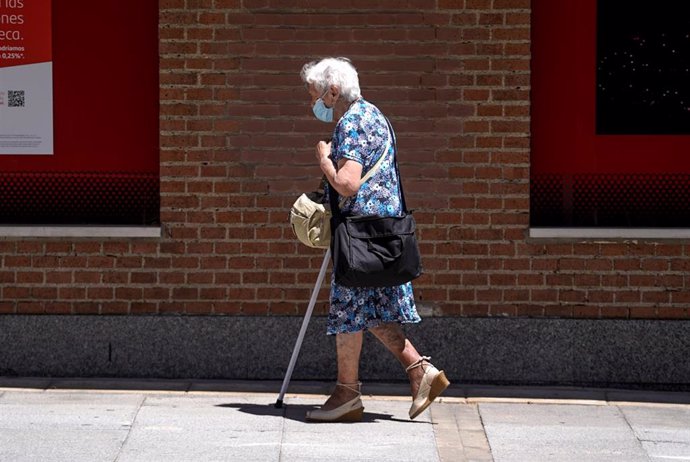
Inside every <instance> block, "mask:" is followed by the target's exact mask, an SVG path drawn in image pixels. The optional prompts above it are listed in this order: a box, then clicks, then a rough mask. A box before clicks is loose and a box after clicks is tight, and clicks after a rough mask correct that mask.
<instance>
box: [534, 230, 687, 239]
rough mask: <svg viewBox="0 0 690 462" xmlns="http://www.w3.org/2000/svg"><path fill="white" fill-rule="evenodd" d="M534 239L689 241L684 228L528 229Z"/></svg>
mask: <svg viewBox="0 0 690 462" xmlns="http://www.w3.org/2000/svg"><path fill="white" fill-rule="evenodd" d="M529 237H531V238H535V239H540V238H541V239H549V238H551V239H690V229H685V228H530V230H529Z"/></svg>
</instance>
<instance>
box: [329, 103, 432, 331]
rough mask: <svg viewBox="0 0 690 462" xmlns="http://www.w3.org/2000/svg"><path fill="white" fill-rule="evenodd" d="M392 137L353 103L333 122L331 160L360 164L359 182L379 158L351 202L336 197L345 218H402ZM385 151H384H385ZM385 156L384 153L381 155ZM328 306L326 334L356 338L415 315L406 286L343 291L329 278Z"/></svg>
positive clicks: (373, 111)
mask: <svg viewBox="0 0 690 462" xmlns="http://www.w3.org/2000/svg"><path fill="white" fill-rule="evenodd" d="M392 136H393V135H392V134H391V133H390V130H389V129H388V124H387V123H386V119H385V118H384V116H383V114H382V113H381V111H380V110H379V109H378V108H377V107H376V106H374V105H373V104H371V103H369V102H368V101H366V100H364V99H363V98H360V99H358V100H357V101H355V102H354V103H352V105H351V106H350V108H349V109H348V111H347V112H346V113H345V115H343V117H342V118H341V119H340V120H339V121H338V124H337V125H336V127H335V130H334V131H333V140H332V143H331V158H332V159H333V162H334V164H335V165H337V164H338V162H339V161H340V160H341V159H350V160H354V161H355V162H358V163H360V164H362V171H363V173H362V176H364V174H366V172H368V171H369V170H370V169H371V168H372V167H373V166H374V165H375V164H376V162H377V161H378V160H379V157H380V156H381V155H385V156H386V158H385V160H384V161H383V162H382V163H381V166H380V167H379V169H378V171H377V172H376V173H375V174H374V175H373V176H372V177H371V178H370V179H369V180H368V181H367V182H366V183H364V184H363V185H362V187H361V188H360V189H359V191H358V192H357V194H356V195H355V196H352V197H350V198H347V199H345V201H344V202H342V201H343V197H342V196H340V195H339V196H338V201H339V202H340V204H341V211H342V213H343V214H345V215H379V216H399V215H401V214H402V211H403V210H402V204H401V202H400V188H399V187H398V178H397V175H396V172H395V163H394V159H393V151H394V149H393V141H392V138H391V137H392ZM386 147H388V149H386ZM384 151H386V152H384ZM330 298H331V300H330V301H331V306H330V312H329V315H328V329H327V332H328V334H342V333H348V332H358V331H361V330H366V329H370V328H372V327H376V326H378V325H379V324H382V323H391V322H397V323H416V322H419V321H421V319H420V317H419V315H418V314H417V309H416V307H415V303H414V295H413V293H412V283H409V282H408V283H407V284H403V285H401V286H394V287H345V286H342V285H340V284H337V283H336V282H335V278H334V276H333V275H332V276H331V295H330Z"/></svg>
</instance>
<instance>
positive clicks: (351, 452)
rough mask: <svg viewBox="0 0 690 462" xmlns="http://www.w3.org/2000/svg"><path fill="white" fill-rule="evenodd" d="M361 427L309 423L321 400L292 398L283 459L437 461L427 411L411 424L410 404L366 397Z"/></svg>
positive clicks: (299, 461) (287, 420)
mask: <svg viewBox="0 0 690 462" xmlns="http://www.w3.org/2000/svg"><path fill="white" fill-rule="evenodd" d="M363 402H364V419H363V421H362V422H361V423H356V424H343V423H318V424H314V423H307V422H305V419H304V416H305V413H306V411H307V410H308V409H313V408H314V407H315V406H318V405H320V404H321V403H323V399H292V400H290V403H289V404H288V408H287V409H288V411H287V413H286V419H285V437H284V439H283V451H282V454H281V461H285V462H301V461H325V460H336V461H338V460H343V461H345V460H347V461H374V460H375V461H382V462H393V461H409V462H419V461H425V462H436V461H439V458H438V452H437V450H436V441H435V437H434V430H433V425H432V423H431V420H430V419H431V416H430V415H429V412H428V411H425V412H424V413H422V414H420V416H419V417H417V419H415V420H414V421H411V420H410V419H409V417H408V411H409V408H410V403H409V402H407V401H402V400H377V399H366V398H365V399H364V400H363Z"/></svg>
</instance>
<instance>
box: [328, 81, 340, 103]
mask: <svg viewBox="0 0 690 462" xmlns="http://www.w3.org/2000/svg"><path fill="white" fill-rule="evenodd" d="M330 94H331V97H332V98H333V102H336V101H338V98H340V88H338V87H337V86H335V85H331V88H330Z"/></svg>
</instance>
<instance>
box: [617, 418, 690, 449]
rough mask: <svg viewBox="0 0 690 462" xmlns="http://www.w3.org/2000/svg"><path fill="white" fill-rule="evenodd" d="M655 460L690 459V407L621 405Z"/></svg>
mask: <svg viewBox="0 0 690 462" xmlns="http://www.w3.org/2000/svg"><path fill="white" fill-rule="evenodd" d="M619 409H620V410H621V412H622V413H623V415H624V416H625V418H626V420H627V421H628V423H629V424H630V427H631V428H632V429H633V431H634V432H635V436H637V438H638V439H639V440H640V441H641V442H642V447H643V448H644V449H645V450H646V451H647V453H648V454H649V457H650V459H652V460H667V461H668V460H687V461H690V406H667V405H656V406H620V407H619Z"/></svg>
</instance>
